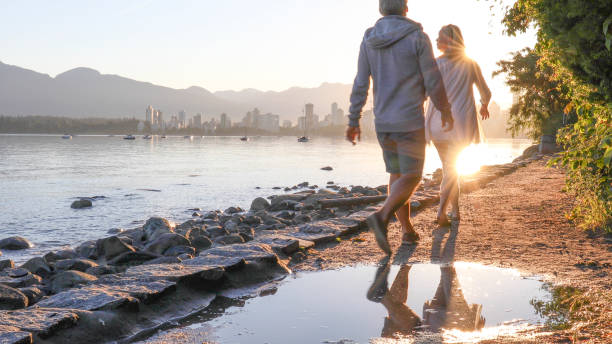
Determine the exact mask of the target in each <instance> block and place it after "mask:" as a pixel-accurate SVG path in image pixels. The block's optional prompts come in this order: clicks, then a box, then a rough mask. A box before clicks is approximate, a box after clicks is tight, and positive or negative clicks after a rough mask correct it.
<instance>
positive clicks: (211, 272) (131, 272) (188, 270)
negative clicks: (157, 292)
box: [124, 260, 225, 282]
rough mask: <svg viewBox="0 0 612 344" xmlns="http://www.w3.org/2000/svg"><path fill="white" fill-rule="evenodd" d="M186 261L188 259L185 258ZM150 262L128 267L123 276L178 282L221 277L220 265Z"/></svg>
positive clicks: (210, 279)
mask: <svg viewBox="0 0 612 344" xmlns="http://www.w3.org/2000/svg"><path fill="white" fill-rule="evenodd" d="M187 261H188V260H187ZM187 261H185V262H187ZM185 262H183V263H181V264H151V265H140V266H134V267H131V268H129V269H128V270H127V271H126V272H125V273H124V276H132V277H133V278H140V279H146V280H150V281H155V280H168V281H173V282H180V281H183V280H186V279H201V280H209V281H216V280H218V279H220V278H221V277H223V273H224V272H225V270H224V269H223V268H222V267H219V266H215V265H205V264H199V265H198V264H184V263H185Z"/></svg>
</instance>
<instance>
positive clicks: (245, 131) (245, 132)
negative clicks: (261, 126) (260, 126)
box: [240, 124, 249, 141]
mask: <svg viewBox="0 0 612 344" xmlns="http://www.w3.org/2000/svg"><path fill="white" fill-rule="evenodd" d="M247 128H248V127H247V126H246V124H245V126H244V136H243V137H241V138H240V141H248V140H249V137H248V136H247Z"/></svg>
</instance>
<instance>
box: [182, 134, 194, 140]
mask: <svg viewBox="0 0 612 344" xmlns="http://www.w3.org/2000/svg"><path fill="white" fill-rule="evenodd" d="M184 138H186V139H188V140H191V139H193V136H190V135H185V136H184Z"/></svg>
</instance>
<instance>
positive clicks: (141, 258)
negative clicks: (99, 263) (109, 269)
mask: <svg viewBox="0 0 612 344" xmlns="http://www.w3.org/2000/svg"><path fill="white" fill-rule="evenodd" d="M159 257H160V255H159V254H153V253H150V252H143V251H136V252H125V253H122V254H120V255H118V256H117V257H115V258H113V259H111V260H110V261H109V262H108V264H111V265H138V264H142V263H143V262H146V261H148V260H151V259H155V258H159Z"/></svg>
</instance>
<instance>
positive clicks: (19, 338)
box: [0, 325, 33, 344]
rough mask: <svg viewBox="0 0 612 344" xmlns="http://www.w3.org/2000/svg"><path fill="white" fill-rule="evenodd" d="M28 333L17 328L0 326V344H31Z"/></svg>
mask: <svg viewBox="0 0 612 344" xmlns="http://www.w3.org/2000/svg"><path fill="white" fill-rule="evenodd" d="M31 343H33V339H32V334H31V333H30V332H24V331H21V330H20V329H19V328H17V327H13V326H4V325H0V344H31Z"/></svg>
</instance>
